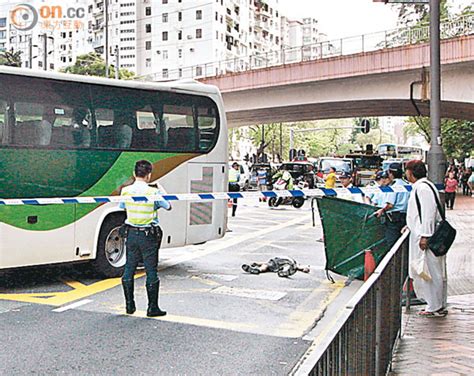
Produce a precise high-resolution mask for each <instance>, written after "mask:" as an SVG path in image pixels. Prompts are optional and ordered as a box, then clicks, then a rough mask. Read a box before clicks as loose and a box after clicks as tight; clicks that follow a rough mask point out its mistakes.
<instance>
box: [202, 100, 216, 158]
mask: <svg viewBox="0 0 474 376" xmlns="http://www.w3.org/2000/svg"><path fill="white" fill-rule="evenodd" d="M197 117H198V127H199V150H202V151H207V150H209V149H210V148H211V147H212V146H213V145H214V142H215V140H216V139H217V134H216V133H217V114H216V111H215V109H214V108H213V107H198V108H197Z"/></svg>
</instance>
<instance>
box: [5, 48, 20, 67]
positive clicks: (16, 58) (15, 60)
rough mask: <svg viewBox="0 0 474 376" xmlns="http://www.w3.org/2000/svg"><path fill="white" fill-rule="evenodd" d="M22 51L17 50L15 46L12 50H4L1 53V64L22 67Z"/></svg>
mask: <svg viewBox="0 0 474 376" xmlns="http://www.w3.org/2000/svg"><path fill="white" fill-rule="evenodd" d="M22 53H23V51H15V50H13V48H12V49H11V50H10V51H3V52H2V53H0V65H7V66H9V67H17V68H20V67H21V54H22Z"/></svg>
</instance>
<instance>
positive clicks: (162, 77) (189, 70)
mask: <svg viewBox="0 0 474 376" xmlns="http://www.w3.org/2000/svg"><path fill="white" fill-rule="evenodd" d="M440 27H441V38H443V39H448V38H454V37H458V36H462V35H470V34H474V14H467V15H464V16H461V17H457V18H454V19H450V20H445V21H443V22H442V23H441V26H440ZM429 33H430V31H429V25H422V26H417V27H408V28H399V29H393V30H387V31H382V32H376V33H370V34H363V35H358V36H354V37H346V38H341V39H335V40H330V41H322V42H318V43H313V44H308V45H304V46H299V47H291V48H282V49H281V50H278V51H270V52H264V53H257V54H254V55H249V56H243V57H236V58H232V59H227V60H221V61H215V62H209V63H206V64H200V65H192V66H188V67H183V68H178V69H174V70H170V71H166V72H158V73H154V74H150V75H145V76H140V77H138V79H141V80H151V81H169V80H175V79H181V78H200V79H202V78H207V77H216V76H221V75H224V74H228V73H239V72H246V71H250V70H254V69H261V68H269V67H275V66H281V65H284V64H293V63H300V62H304V61H314V60H320V59H326V58H329V57H335V56H343V55H352V54H357V53H363V52H371V51H376V50H381V49H384V48H392V47H399V46H406V45H411V44H417V43H423V42H427V41H428V40H429Z"/></svg>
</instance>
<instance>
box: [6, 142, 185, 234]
mask: <svg viewBox="0 0 474 376" xmlns="http://www.w3.org/2000/svg"><path fill="white" fill-rule="evenodd" d="M176 155H179V154H176V153H158V152H124V153H121V152H109V151H82V150H68V151H65V150H33V149H32V150H29V149H22V150H12V149H0V171H2V176H1V177H0V197H8V198H23V197H25V198H27V197H55V196H63V197H68V196H69V197H72V196H103V195H109V194H110V193H112V192H113V191H114V190H115V189H117V188H118V187H120V185H122V184H123V183H125V182H126V181H127V180H128V179H129V178H130V176H131V174H132V171H133V167H134V165H135V162H136V161H137V160H140V159H148V160H150V161H151V162H153V163H156V162H159V161H163V160H165V159H167V158H171V157H174V156H176ZM74 171H80V172H82V173H80V174H79V175H75V174H74ZM74 186H79V188H77V189H75V188H74ZM79 189H82V190H81V191H79ZM97 206H98V205H97V204H81V205H45V206H2V207H0V222H3V223H6V224H8V225H11V226H14V227H17V228H21V229H25V230H32V231H47V230H54V229H58V228H61V227H64V226H67V225H69V224H72V223H74V221H75V220H79V219H80V218H83V217H84V216H86V215H87V214H88V213H90V212H91V211H93V210H94V209H95V208H97ZM31 216H36V217H37V218H38V221H37V223H34V224H30V223H28V217H31Z"/></svg>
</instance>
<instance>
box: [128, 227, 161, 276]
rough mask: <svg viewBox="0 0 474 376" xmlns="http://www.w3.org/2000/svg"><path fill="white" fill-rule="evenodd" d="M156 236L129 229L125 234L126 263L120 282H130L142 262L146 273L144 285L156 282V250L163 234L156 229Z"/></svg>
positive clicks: (148, 232)
mask: <svg viewBox="0 0 474 376" xmlns="http://www.w3.org/2000/svg"><path fill="white" fill-rule="evenodd" d="M156 230H157V234H153V233H151V232H150V231H139V230H136V229H134V228H132V227H129V229H128V232H127V243H126V246H127V262H126V263H125V270H124V272H123V276H122V280H123V281H131V280H132V279H133V276H134V275H135V270H136V269H137V266H138V263H139V262H140V261H141V260H143V264H144V265H145V272H146V284H147V285H150V284H152V283H156V282H158V281H159V280H160V279H159V278H158V272H157V270H156V269H157V267H158V250H159V249H160V245H161V238H162V237H163V232H162V231H161V228H160V227H156Z"/></svg>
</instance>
